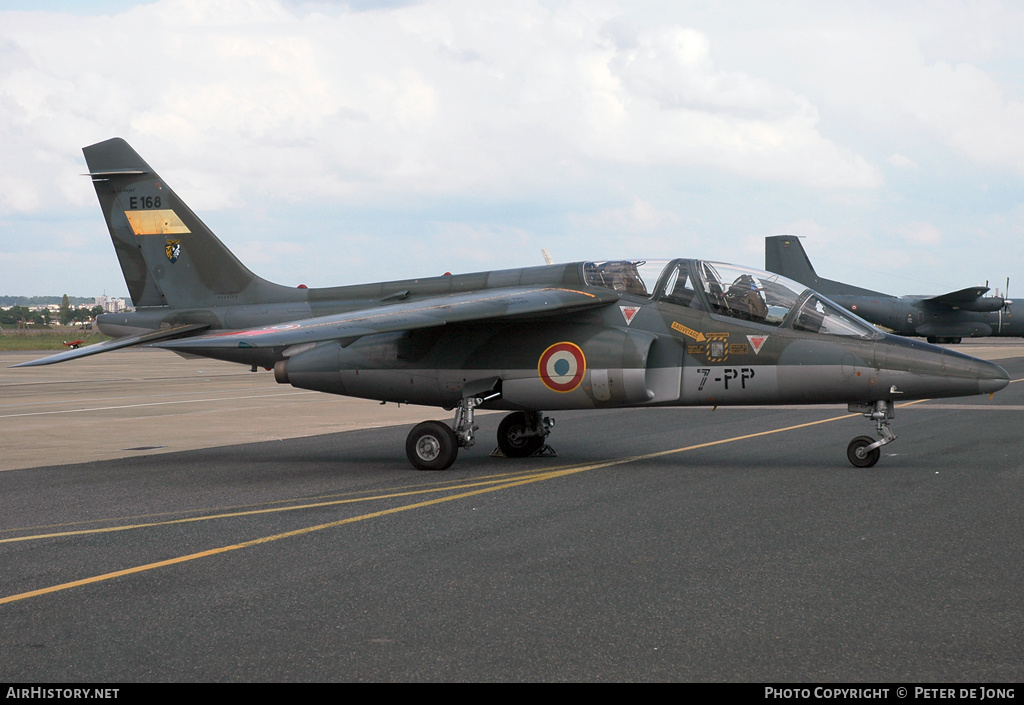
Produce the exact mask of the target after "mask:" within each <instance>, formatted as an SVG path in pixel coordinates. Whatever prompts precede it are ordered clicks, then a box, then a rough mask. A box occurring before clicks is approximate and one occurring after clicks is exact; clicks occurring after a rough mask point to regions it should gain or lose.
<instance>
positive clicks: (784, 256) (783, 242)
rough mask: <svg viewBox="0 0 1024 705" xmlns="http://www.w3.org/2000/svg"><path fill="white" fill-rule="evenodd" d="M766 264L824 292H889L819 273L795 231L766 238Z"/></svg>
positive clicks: (770, 268) (871, 293) (782, 273)
mask: <svg viewBox="0 0 1024 705" xmlns="http://www.w3.org/2000/svg"><path fill="white" fill-rule="evenodd" d="M764 268H765V269H766V270H767V271H769V272H775V273H776V274H781V275H782V276H784V277H786V278H787V279H792V280H793V281H796V282H800V283H801V284H803V285H804V286H807V287H810V288H811V289H814V290H815V291H817V292H818V293H819V294H824V295H825V296H888V294H882V293H880V292H877V291H872V290H870V289H862V288H860V287H859V286H853V285H851V284H844V283H842V282H837V281H833V280H832V279H824V278H822V277H819V276H818V274H817V273H816V272H815V271H814V266H813V265H812V264H811V260H810V259H809V258H808V257H807V253H806V252H804V247H803V245H801V244H800V239H799V238H797V237H795V236H793V235H772V236H770V237H766V238H765V239H764Z"/></svg>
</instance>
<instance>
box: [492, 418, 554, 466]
mask: <svg viewBox="0 0 1024 705" xmlns="http://www.w3.org/2000/svg"><path fill="white" fill-rule="evenodd" d="M530 416H531V415H530V414H527V413H526V412H525V411H516V412H514V413H511V414H509V415H508V416H506V417H505V418H503V419H502V420H501V423H500V424H498V447H499V448H501V452H502V453H504V454H505V457H506V458H525V457H527V456H529V455H533V454H534V453H536V452H537V451H538V450H540V449H541V448H543V447H544V436H531V435H526V434H528V433H531V432H532V431H533V426H532V424H531V423H530Z"/></svg>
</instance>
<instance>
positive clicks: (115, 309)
mask: <svg viewBox="0 0 1024 705" xmlns="http://www.w3.org/2000/svg"><path fill="white" fill-rule="evenodd" d="M94 305H95V306H102V307H103V310H104V311H106V312H107V313H120V312H121V311H124V310H125V309H127V308H128V306H127V304H126V303H125V300H124V299H115V298H111V297H109V296H107V295H106V294H104V295H103V296H97V297H96V303H95V304H94Z"/></svg>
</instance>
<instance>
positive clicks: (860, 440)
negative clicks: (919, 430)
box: [846, 401, 896, 468]
mask: <svg viewBox="0 0 1024 705" xmlns="http://www.w3.org/2000/svg"><path fill="white" fill-rule="evenodd" d="M847 408H848V409H849V411H851V412H853V413H861V414H864V417H865V418H868V419H871V420H872V421H874V422H875V431H876V432H877V433H878V440H877V441H872V440H871V438H870V436H857V437H856V438H854V439H853V440H852V441H850V445H848V446H847V447H846V457H847V458H849V460H850V462H851V463H852V464H853V465H854V467H858V468H870V467H872V466H873V465H874V464H875V463H877V462H878V459H879V458H880V457H881V456H882V451H881V450H879V449H880V448H881V447H882V446H884V445H887V444H889V443H892V442H893V441H895V440H896V434H895V433H893V432H892V429H890V428H889V420H890V419H893V418H895V417H896V412H895V410H894V409H893V408H892V404H891V403H890V402H887V401H876V402H874V403H869V404H850V405H849V406H848V407H847Z"/></svg>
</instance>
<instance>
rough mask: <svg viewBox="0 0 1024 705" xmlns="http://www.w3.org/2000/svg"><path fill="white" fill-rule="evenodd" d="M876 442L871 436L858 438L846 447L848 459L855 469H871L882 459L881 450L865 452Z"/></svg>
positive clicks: (875, 449)
mask: <svg viewBox="0 0 1024 705" xmlns="http://www.w3.org/2000/svg"><path fill="white" fill-rule="evenodd" d="M874 442H875V441H874V440H873V439H872V438H870V437H869V436H857V437H856V438H854V439H853V440H852V441H850V445H848V446H846V457H847V458H849V459H850V462H851V463H853V465H854V467H858V468H870V467H871V466H873V465H874V464H875V463H877V462H878V459H879V458H880V457H882V449H881V448H874V449H872V450H869V451H867V452H864V450H863V449H864V448H867V447H868V446H869V445H871V444H872V443H874ZM857 451H860V453H859V454H858V452H857Z"/></svg>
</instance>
